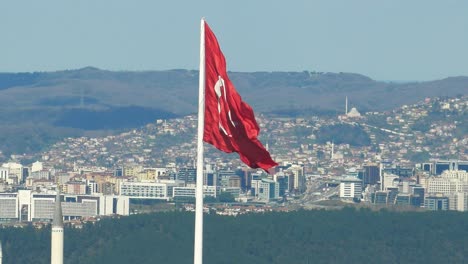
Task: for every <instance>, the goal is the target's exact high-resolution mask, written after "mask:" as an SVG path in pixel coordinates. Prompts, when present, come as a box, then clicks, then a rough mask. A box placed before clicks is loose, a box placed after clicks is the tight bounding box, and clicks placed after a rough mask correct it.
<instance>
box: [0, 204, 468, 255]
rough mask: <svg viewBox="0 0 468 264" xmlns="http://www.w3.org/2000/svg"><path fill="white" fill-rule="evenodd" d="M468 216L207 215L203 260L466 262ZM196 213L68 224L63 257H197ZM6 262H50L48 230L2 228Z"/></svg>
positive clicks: (364, 212) (357, 212)
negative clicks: (195, 253) (194, 239)
mask: <svg viewBox="0 0 468 264" xmlns="http://www.w3.org/2000/svg"><path fill="white" fill-rule="evenodd" d="M467 220H468V214H466V213H458V212H389V211H385V210H383V211H371V210H367V209H361V210H354V209H350V208H345V209H343V210H336V211H325V210H321V211H296V212H292V213H265V214H248V215H241V216H237V217H225V216H217V215H213V214H212V215H206V216H205V224H204V226H205V231H204V236H205V237H204V262H205V263H260V264H261V263H463V262H464V260H466V258H467V257H468V242H467V240H466V236H467V235H468V221H467ZM193 225H194V216H193V214H192V213H180V212H169V213H156V214H142V215H132V216H129V217H122V218H120V219H104V220H101V221H98V222H97V223H96V224H87V225H85V226H84V227H83V228H82V229H70V228H67V229H66V230H65V258H66V262H65V263H70V264H73V263H87V264H93V263H100V264H103V263H113V264H117V263H139V264H144V263H177V264H179V263H192V261H193ZM0 239H1V240H2V243H3V256H4V257H3V263H7V264H9V263H38V264H40V263H49V262H50V259H49V254H50V251H49V250H50V229H47V228H46V229H41V230H35V229H33V228H30V227H28V228H23V229H21V228H3V229H2V230H1V232H0Z"/></svg>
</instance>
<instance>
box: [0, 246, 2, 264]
mask: <svg viewBox="0 0 468 264" xmlns="http://www.w3.org/2000/svg"><path fill="white" fill-rule="evenodd" d="M2 263H3V250H2V242H1V241H0V264H2Z"/></svg>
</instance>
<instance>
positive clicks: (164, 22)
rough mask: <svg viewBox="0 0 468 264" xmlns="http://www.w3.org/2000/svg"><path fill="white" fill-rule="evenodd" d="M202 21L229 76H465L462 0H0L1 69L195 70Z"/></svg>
mask: <svg viewBox="0 0 468 264" xmlns="http://www.w3.org/2000/svg"><path fill="white" fill-rule="evenodd" d="M202 16H205V17H206V19H207V21H208V23H209V24H210V26H211V28H212V29H213V31H214V32H215V34H216V35H217V36H218V39H219V41H220V44H221V48H222V49H223V52H224V54H225V56H226V58H227V62H228V68H229V70H231V71H244V72H250V71H303V70H307V71H324V72H355V73H361V74H364V75H367V76H369V77H371V78H374V79H377V80H433V79H440V78H444V77H447V76H457V75H468V1H463V0H460V1H455V0H444V1H439V0H434V1H432V0H425V1H424V0H382V1H379V0H354V1H351V0H342V1H335V0H323V1H313V0H287V1H286V0H282V1H275V0H269V1H267V0H265V1H262V0H229V1H221V0H218V1H216V0H212V1H177V0H171V1H158V0H40V1H38V0H14V1H1V3H0V72H19V71H21V72H23V71H54V70H64V69H76V68H81V67H85V66H95V67H98V68H102V69H109V70H166V69H197V68H198V49H199V47H198V45H199V43H198V42H199V36H198V34H199V20H200V18H201V17H202Z"/></svg>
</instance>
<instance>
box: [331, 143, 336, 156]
mask: <svg viewBox="0 0 468 264" xmlns="http://www.w3.org/2000/svg"><path fill="white" fill-rule="evenodd" d="M334 157H335V143H334V142H333V141H332V145H331V159H333V158H334Z"/></svg>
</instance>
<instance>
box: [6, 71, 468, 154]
mask: <svg viewBox="0 0 468 264" xmlns="http://www.w3.org/2000/svg"><path fill="white" fill-rule="evenodd" d="M229 75H230V78H231V80H232V82H233V83H234V84H235V86H236V88H237V90H238V91H239V93H240V94H241V95H242V97H243V99H244V100H245V101H246V102H248V103H249V104H250V105H251V106H252V107H253V108H254V111H255V112H257V113H259V112H263V113H271V114H278V115H286V116H300V115H304V114H337V113H341V112H343V111H344V98H345V96H348V98H349V102H350V107H357V108H358V109H359V110H360V111H361V112H365V111H382V110H390V109H393V108H395V107H398V106H400V105H402V104H411V103H415V102H417V101H420V100H422V99H424V98H426V97H434V96H456V95H461V94H466V91H468V77H462V76H461V77H450V78H446V79H443V80H438V81H431V82H412V83H392V82H378V81H375V80H372V79H370V78H368V77H366V76H363V75H360V74H355V73H321V72H308V71H304V72H252V73H246V72H230V73H229ZM197 103H198V71H193V70H167V71H144V72H125V71H120V72H113V71H106V70H100V69H97V68H93V67H86V68H83V69H78V70H67V71H57V72H35V73H0V123H1V124H3V125H4V128H3V131H2V134H3V135H2V137H0V146H2V145H5V142H6V141H4V140H2V138H4V139H5V140H10V139H13V140H15V135H16V132H14V131H18V130H20V131H21V130H22V127H23V126H27V127H28V129H27V131H36V132H37V134H47V133H51V134H53V135H54V136H53V137H52V138H53V139H56V138H60V137H61V136H71V135H76V134H82V133H83V131H88V130H106V131H112V130H119V129H120V130H121V129H128V128H133V127H136V126H140V125H142V124H144V123H148V122H151V121H152V120H155V119H165V118H171V117H174V116H180V115H187V114H192V113H195V112H196V109H197ZM10 127H14V128H15V130H14V131H13V130H12V131H9V130H10V129H9V128H10ZM36 127H38V128H36ZM42 129H45V130H44V131H42ZM70 129H72V130H70ZM64 131H73V133H71V134H70V133H68V134H67V133H65V134H63V135H62V133H64ZM46 132H47V133H46ZM22 134H23V136H25V137H27V135H26V134H24V133H22ZM32 138H35V137H32ZM37 138H41V137H39V136H37ZM33 142H34V140H33V141H32V142H31V144H34V143H33ZM41 142H42V141H41ZM47 142H49V141H47ZM9 145H18V144H11V143H10V144H9ZM22 145H24V144H22ZM28 149H40V148H38V147H35V146H33V147H31V146H29V147H27V148H19V149H15V150H14V151H26V150H28ZM0 151H5V149H4V147H3V148H2V147H0ZM7 152H8V151H7Z"/></svg>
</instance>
